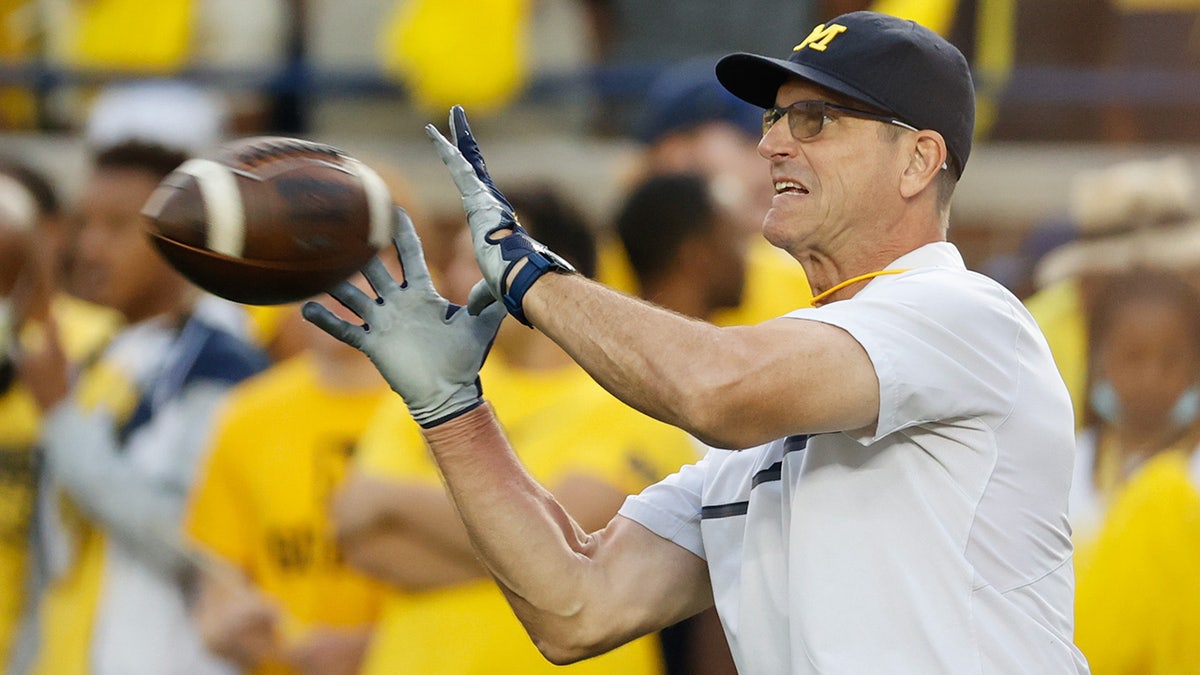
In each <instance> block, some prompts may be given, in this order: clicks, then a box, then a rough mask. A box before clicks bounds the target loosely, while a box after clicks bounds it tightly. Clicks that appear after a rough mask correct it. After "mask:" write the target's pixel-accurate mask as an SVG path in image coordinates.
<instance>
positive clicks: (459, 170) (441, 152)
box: [425, 124, 491, 200]
mask: <svg viewBox="0 0 1200 675" xmlns="http://www.w3.org/2000/svg"><path fill="white" fill-rule="evenodd" d="M425 135H426V136H428V137H429V140H430V141H432V142H433V147H434V149H435V150H437V153H438V157H439V158H441V160H442V164H445V165H446V168H447V169H449V170H450V177H451V178H453V179H454V185H455V187H457V188H458V192H459V194H461V195H462V196H463V199H464V200H465V199H467V198H470V197H474V196H477V195H478V194H479V193H481V192H489V193H490V192H491V191H490V190H488V187H487V186H486V185H484V184H483V181H481V180H479V176H477V175H475V169H473V168H471V164H470V162H468V161H467V159H466V158H465V157H463V154H462V152H460V151H459V149H458V148H457V147H455V146H454V144H453V143H451V142H450V141H448V140H446V137H445V136H443V135H442V132H440V131H438V130H437V127H435V126H433V125H432V124H427V125H425Z"/></svg>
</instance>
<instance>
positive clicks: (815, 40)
mask: <svg viewBox="0 0 1200 675" xmlns="http://www.w3.org/2000/svg"><path fill="white" fill-rule="evenodd" d="M844 32H846V27H845V26H843V25H841V24H839V23H831V24H829V25H828V26H826V25H825V24H823V23H822V24H819V25H818V26H817V27H816V28H814V29H812V32H811V33H809V34H808V37H806V38H804V42H801V43H800V44H798V45H796V46H795V47H792V51H794V52H798V51H800V50H801V49H804V48H805V47H808V48H809V49H815V50H817V51H819V52H823V51H825V48H826V47H828V46H829V43H830V42H831V41H832V40H833V38H835V37H837V36H838V35H841V34H842V33H844Z"/></svg>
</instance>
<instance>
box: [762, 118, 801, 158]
mask: <svg viewBox="0 0 1200 675" xmlns="http://www.w3.org/2000/svg"><path fill="white" fill-rule="evenodd" d="M789 123H790V122H789V121H788V118H787V116H786V115H785V116H783V117H781V118H780V119H779V121H777V122H775V124H773V125H771V128H770V129H767V132H766V133H765V134H763V136H762V138H761V139H759V141H758V154H759V155H761V156H762V157H763V159H771V158H772V157H778V156H781V155H789V154H793V153H794V150H793V148H794V147H795V142H796V141H795V139H793V138H792V132H791V130H790V129H789V128H788V124H789Z"/></svg>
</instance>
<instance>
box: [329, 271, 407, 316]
mask: <svg viewBox="0 0 1200 675" xmlns="http://www.w3.org/2000/svg"><path fill="white" fill-rule="evenodd" d="M371 262H379V259H378V258H375V259H374V260H372V261H371ZM380 264H382V263H380ZM370 265H371V263H367V266H368V267H370ZM365 273H366V272H365V271H364V274H365ZM384 274H387V271H386V270H384ZM389 278H390V277H389ZM392 283H395V281H393V282H392ZM327 292H328V293H329V295H330V296H332V297H333V299H334V300H337V301H338V302H340V303H342V306H343V307H345V308H346V309H348V310H350V311H351V312H354V313H355V314H357V315H358V316H359V318H361V319H362V320H363V321H366V322H368V323H370V321H371V314H372V313H374V311H375V308H376V307H378V306H379V305H378V303H376V302H375V298H372V297H370V296H369V295H367V294H366V293H363V292H362V291H360V290H358V289H357V288H355V287H354V286H352V285H351V284H350V282H347V281H343V282H341V283H340V284H338V285H337V286H334V287H333V288H331V289H329V291H327Z"/></svg>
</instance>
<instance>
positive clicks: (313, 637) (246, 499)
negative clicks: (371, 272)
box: [185, 250, 399, 675]
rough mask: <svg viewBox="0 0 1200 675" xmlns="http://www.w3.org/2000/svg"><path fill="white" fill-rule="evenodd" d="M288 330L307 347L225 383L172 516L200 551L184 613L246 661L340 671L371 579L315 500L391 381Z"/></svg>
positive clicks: (350, 669) (370, 612)
mask: <svg viewBox="0 0 1200 675" xmlns="http://www.w3.org/2000/svg"><path fill="white" fill-rule="evenodd" d="M381 257H383V258H385V259H388V258H390V261H391V262H390V266H391V267H392V268H394V269H398V267H399V265H398V264H397V263H396V261H395V255H394V254H389V252H388V251H386V250H385V251H384V252H383V253H382V254H381ZM357 283H359V284H360V286H362V287H364V288H365V281H364V280H362V279H361V277H360V278H359V279H358V282H357ZM324 302H325V303H326V304H327V306H329V307H330V309H331V310H332V311H335V312H337V311H344V310H342V309H341V308H340V307H336V306H334V305H335V303H333V301H332V300H328V299H327V300H325V301H324ZM295 330H296V332H297V333H299V334H300V335H299V336H294V337H295V338H297V339H303V340H304V342H305V343H306V344H307V348H306V349H304V350H302V351H300V352H298V353H297V354H296V355H294V356H292V357H290V358H288V359H286V360H284V361H283V362H280V363H277V364H275V365H274V366H272V367H271V368H269V369H268V370H266V371H265V372H263V373H261V374H259V375H257V376H255V377H253V378H251V379H249V380H247V381H245V382H243V383H241V384H239V385H238V386H237V387H235V388H234V389H233V390H232V391H231V392H230V395H229V397H228V399H227V400H226V402H225V403H224V404H223V406H222V412H221V413H220V414H219V415H218V417H217V422H216V430H215V431H214V432H213V442H212V446H211V450H210V451H209V452H208V453H207V461H206V462H205V465H204V468H203V470H202V471H201V472H200V473H199V474H198V475H199V480H198V481H197V484H196V487H195V488H194V489H193V492H192V496H191V499H190V506H189V508H188V512H187V516H186V519H185V527H186V530H187V534H188V536H189V539H190V540H191V541H192V542H195V544H196V545H197V546H198V547H199V548H200V549H201V550H202V551H203V554H204V555H205V556H211V557H212V558H213V560H212V562H211V564H210V565H207V566H201V567H200V569H199V582H198V583H199V591H198V599H197V602H196V607H195V609H194V616H195V620H196V622H197V625H198V626H199V627H200V631H201V635H202V637H203V638H204V641H205V644H206V645H207V646H208V647H209V649H210V650H212V651H213V653H215V654H217V655H219V656H221V657H224V658H226V659H228V660H229V661H231V662H233V663H235V664H237V665H238V666H239V667H241V668H243V669H244V670H245V671H246V672H250V673H256V674H261V675H267V674H269V673H279V674H282V673H306V674H310V675H333V674H339V673H344V674H347V675H349V674H351V673H356V672H358V668H359V665H360V664H361V661H362V657H363V654H364V652H365V649H366V647H367V644H368V642H369V640H370V637H371V633H372V630H373V624H374V621H375V618H376V614H377V611H378V608H379V602H380V600H381V596H382V590H383V589H382V587H381V586H380V585H378V584H377V583H375V582H374V581H372V580H370V579H368V578H367V577H365V576H363V575H362V574H360V573H358V572H357V571H355V570H352V569H351V568H349V567H348V566H347V565H346V563H345V558H344V555H343V553H342V551H341V550H340V549H339V547H338V545H337V542H336V541H335V537H334V532H333V526H332V524H331V522H330V516H329V512H328V508H329V504H330V501H331V498H332V495H333V494H334V492H335V491H337V490H338V489H339V487H340V486H341V483H342V479H343V477H344V475H345V472H346V469H347V466H348V465H349V464H350V462H351V461H352V457H353V455H354V452H355V448H356V445H357V443H358V440H359V436H360V435H361V434H362V431H363V429H364V427H365V426H366V423H367V420H368V419H369V417H370V415H371V414H372V412H373V411H374V409H375V408H376V407H377V406H378V404H379V403H380V402H381V401H382V400H383V397H384V395H385V394H388V393H390V392H389V390H388V387H387V384H386V383H385V382H384V381H383V379H382V378H380V377H379V373H378V372H377V371H376V370H375V369H374V367H373V366H372V365H371V362H370V361H368V360H367V359H366V358H365V357H363V355H362V354H361V353H360V352H359V351H357V350H355V349H352V348H349V347H347V346H345V345H343V344H341V343H338V342H335V341H333V340H328V339H322V338H323V336H319V334H318V333H317V331H316V330H315V329H314V328H313V327H312V325H311V324H307V323H302V324H299V325H297V326H296V327H295Z"/></svg>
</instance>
